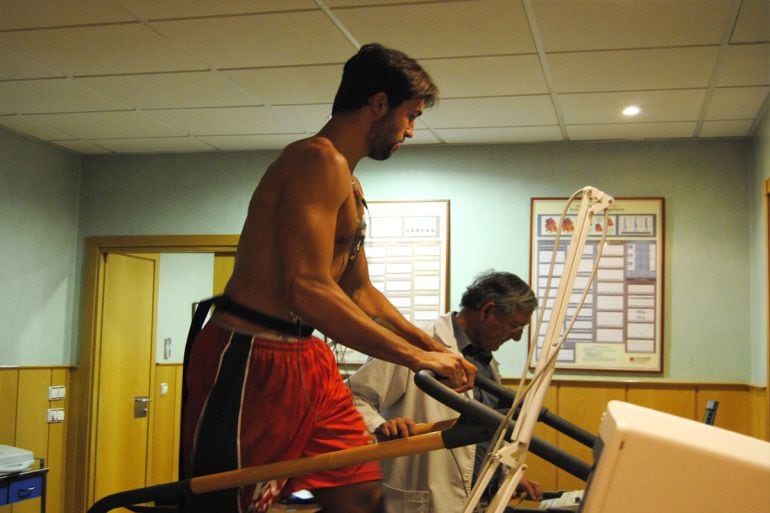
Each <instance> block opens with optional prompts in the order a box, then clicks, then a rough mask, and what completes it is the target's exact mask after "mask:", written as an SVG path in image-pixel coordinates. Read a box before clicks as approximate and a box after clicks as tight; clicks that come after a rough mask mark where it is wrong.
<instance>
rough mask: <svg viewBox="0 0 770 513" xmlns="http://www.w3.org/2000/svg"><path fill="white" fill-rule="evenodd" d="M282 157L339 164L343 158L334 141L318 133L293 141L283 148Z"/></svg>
mask: <svg viewBox="0 0 770 513" xmlns="http://www.w3.org/2000/svg"><path fill="white" fill-rule="evenodd" d="M282 157H284V158H290V159H303V160H308V161H313V162H319V163H321V162H328V163H330V164H341V163H343V162H344V160H345V159H344V157H343V155H342V153H340V151H339V150H338V149H337V148H336V147H335V146H334V143H332V141H331V140H329V139H328V138H326V137H322V136H320V135H314V136H312V137H306V138H305V139H300V140H298V141H294V142H293V143H291V144H289V145H288V146H286V148H284V150H283V152H282Z"/></svg>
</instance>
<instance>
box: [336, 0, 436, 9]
mask: <svg viewBox="0 0 770 513" xmlns="http://www.w3.org/2000/svg"><path fill="white" fill-rule="evenodd" d="M410 2H411V3H418V2H422V3H426V4H427V3H445V2H446V0H410ZM324 3H325V4H326V5H328V6H329V7H332V8H335V7H371V6H372V5H389V4H402V3H404V0H325V2H324Z"/></svg>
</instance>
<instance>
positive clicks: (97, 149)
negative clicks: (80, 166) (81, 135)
mask: <svg viewBox="0 0 770 513" xmlns="http://www.w3.org/2000/svg"><path fill="white" fill-rule="evenodd" d="M49 142H50V143H51V144H53V145H55V146H59V147H61V148H64V149H66V150H70V151H74V152H75V153H80V154H82V155H104V154H110V153H112V152H111V151H110V150H108V149H107V148H102V147H101V146H98V145H96V144H94V143H92V142H90V141H81V140H77V139H75V140H72V141H69V140H66V141H49Z"/></svg>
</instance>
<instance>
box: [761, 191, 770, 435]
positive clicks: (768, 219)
mask: <svg viewBox="0 0 770 513" xmlns="http://www.w3.org/2000/svg"><path fill="white" fill-rule="evenodd" d="M762 203H763V213H764V223H765V308H766V309H765V343H766V344H767V347H766V349H765V364H766V367H765V377H766V381H767V382H766V383H765V420H766V422H765V437H766V439H768V440H770V178H768V179H766V180H765V194H764V195H763V202H762Z"/></svg>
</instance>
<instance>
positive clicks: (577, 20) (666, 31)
mask: <svg viewBox="0 0 770 513" xmlns="http://www.w3.org/2000/svg"><path fill="white" fill-rule="evenodd" d="M703 4H704V2H703V1H701V0H691V1H675V2H672V1H670V0H625V1H602V0H599V1H595V0H581V1H579V2H566V1H564V0H538V1H536V2H532V8H533V10H534V13H535V22H536V23H537V25H538V27H539V29H540V34H541V36H542V38H543V44H544V47H545V50H546V51H547V52H559V51H576V50H606V49H630V48H657V47H665V46H694V45H715V44H720V43H721V41H722V36H723V34H724V32H725V30H726V28H727V25H728V22H729V20H730V16H731V13H732V9H733V6H734V5H735V4H734V2H731V1H721V0H709V1H708V4H709V8H708V9H704V8H703Z"/></svg>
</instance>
